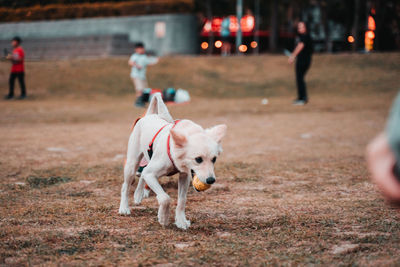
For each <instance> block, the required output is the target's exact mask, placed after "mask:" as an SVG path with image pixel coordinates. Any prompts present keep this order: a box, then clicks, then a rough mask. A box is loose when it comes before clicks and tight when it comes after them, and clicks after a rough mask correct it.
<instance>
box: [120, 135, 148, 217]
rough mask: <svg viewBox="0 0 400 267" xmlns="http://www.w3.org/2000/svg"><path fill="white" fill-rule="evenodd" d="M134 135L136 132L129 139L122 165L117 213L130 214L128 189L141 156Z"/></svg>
mask: <svg viewBox="0 0 400 267" xmlns="http://www.w3.org/2000/svg"><path fill="white" fill-rule="evenodd" d="M135 135H137V134H135V132H134V133H133V135H131V138H130V140H129V146H128V157H127V161H126V164H125V167H124V183H123V184H122V188H121V202H120V205H119V214H125V215H129V214H131V210H130V209H129V191H130V188H131V185H132V183H133V182H134V179H135V174H136V171H137V169H138V168H139V162H140V160H141V159H142V157H143V154H142V153H141V152H140V149H139V142H137V140H138V138H137V137H136V136H135Z"/></svg>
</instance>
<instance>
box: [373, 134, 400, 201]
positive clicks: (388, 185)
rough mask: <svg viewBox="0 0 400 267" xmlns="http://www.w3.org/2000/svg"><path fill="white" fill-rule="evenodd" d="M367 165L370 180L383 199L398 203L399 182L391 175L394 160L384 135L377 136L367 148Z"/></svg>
mask: <svg viewBox="0 0 400 267" xmlns="http://www.w3.org/2000/svg"><path fill="white" fill-rule="evenodd" d="M367 164H368V169H369V171H370V172H371V178H372V180H373V181H374V182H375V183H376V184H377V185H378V187H379V188H380V189H381V190H382V193H383V194H384V196H385V197H387V198H388V199H390V200H393V201H400V182H399V181H398V180H397V179H396V177H395V176H394V174H393V168H394V165H395V164H396V158H395V156H394V154H393V152H392V150H391V149H390V146H389V143H388V139H387V136H386V134H385V133H381V134H380V135H378V136H377V137H376V138H375V139H374V140H372V142H371V143H370V144H369V145H368V147H367Z"/></svg>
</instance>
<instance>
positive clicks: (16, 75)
mask: <svg viewBox="0 0 400 267" xmlns="http://www.w3.org/2000/svg"><path fill="white" fill-rule="evenodd" d="M11 45H12V47H13V51H12V53H11V54H9V55H7V56H6V58H7V59H8V60H10V61H11V63H12V66H11V74H10V79H9V92H8V95H6V97H5V99H12V98H13V97H14V84H15V79H18V82H19V85H20V87H21V96H20V97H19V98H20V99H24V98H25V97H26V88H25V69H24V58H25V52H24V49H22V47H21V38H19V37H18V36H16V37H14V38H13V39H12V41H11Z"/></svg>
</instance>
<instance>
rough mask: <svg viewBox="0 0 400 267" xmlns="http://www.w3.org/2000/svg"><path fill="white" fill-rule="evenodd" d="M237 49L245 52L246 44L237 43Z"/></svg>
mask: <svg viewBox="0 0 400 267" xmlns="http://www.w3.org/2000/svg"><path fill="white" fill-rule="evenodd" d="M239 51H240V52H242V53H245V52H246V51H247V45H244V44H242V45H239Z"/></svg>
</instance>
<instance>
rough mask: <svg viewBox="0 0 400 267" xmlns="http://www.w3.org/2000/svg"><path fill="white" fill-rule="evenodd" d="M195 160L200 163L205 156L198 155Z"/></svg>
mask: <svg viewBox="0 0 400 267" xmlns="http://www.w3.org/2000/svg"><path fill="white" fill-rule="evenodd" d="M194 160H195V161H196V162H197V163H199V164H200V163H202V162H203V158H202V157H197V158H195V159H194Z"/></svg>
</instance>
